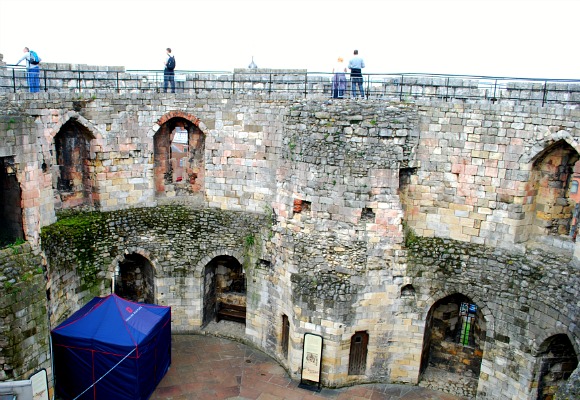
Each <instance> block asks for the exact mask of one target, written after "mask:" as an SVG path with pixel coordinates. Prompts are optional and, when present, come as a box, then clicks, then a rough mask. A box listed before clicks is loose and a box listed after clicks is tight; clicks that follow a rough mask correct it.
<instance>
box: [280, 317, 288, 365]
mask: <svg viewBox="0 0 580 400" xmlns="http://www.w3.org/2000/svg"><path fill="white" fill-rule="evenodd" d="M281 340H282V355H284V358H288V342H289V340H290V321H289V320H288V316H287V315H286V314H284V315H282V339H281Z"/></svg>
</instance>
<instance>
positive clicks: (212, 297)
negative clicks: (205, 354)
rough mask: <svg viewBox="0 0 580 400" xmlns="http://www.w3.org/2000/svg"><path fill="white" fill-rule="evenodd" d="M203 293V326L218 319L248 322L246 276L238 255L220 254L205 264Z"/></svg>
mask: <svg viewBox="0 0 580 400" xmlns="http://www.w3.org/2000/svg"><path fill="white" fill-rule="evenodd" d="M202 293H203V320H202V321H203V322H202V326H205V325H207V324H208V323H210V322H211V321H213V320H214V319H217V320H218V322H219V320H220V319H230V320H233V321H236V322H244V323H245V310H246V276H245V274H244V270H243V267H242V264H240V262H239V261H238V260H237V259H236V258H235V257H232V256H227V255H221V256H217V257H215V258H214V259H212V260H211V261H210V262H209V263H208V264H207V265H206V266H205V268H204V272H203V291H202ZM236 310H237V311H236Z"/></svg>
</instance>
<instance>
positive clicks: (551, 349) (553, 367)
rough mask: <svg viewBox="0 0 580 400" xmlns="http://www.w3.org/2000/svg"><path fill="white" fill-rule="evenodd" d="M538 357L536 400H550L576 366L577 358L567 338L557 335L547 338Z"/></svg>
mask: <svg viewBox="0 0 580 400" xmlns="http://www.w3.org/2000/svg"><path fill="white" fill-rule="evenodd" d="M540 351H541V353H540V355H539V363H538V364H539V374H538V376H539V381H538V397H537V399H538V400H552V399H553V398H554V395H555V393H556V391H557V390H558V387H559V386H560V385H561V384H562V383H563V382H565V381H566V380H567V379H568V378H569V377H570V375H571V374H572V372H573V371H574V370H575V369H576V367H577V366H578V356H577V355H576V352H575V351H574V346H572V343H571V342H570V340H569V339H568V336H566V335H564V334H559V335H555V336H552V337H550V338H548V339H547V340H546V341H545V342H544V343H543V344H542V346H541V350H540Z"/></svg>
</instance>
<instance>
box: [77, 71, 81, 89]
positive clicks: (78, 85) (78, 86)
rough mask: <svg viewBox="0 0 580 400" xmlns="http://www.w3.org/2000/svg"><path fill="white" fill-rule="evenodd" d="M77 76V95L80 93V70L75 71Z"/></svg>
mask: <svg viewBox="0 0 580 400" xmlns="http://www.w3.org/2000/svg"><path fill="white" fill-rule="evenodd" d="M77 72H78V74H77V76H78V84H77V88H78V89H79V93H80V92H81V70H80V69H79V70H77Z"/></svg>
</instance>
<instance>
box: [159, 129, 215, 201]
mask: <svg viewBox="0 0 580 400" xmlns="http://www.w3.org/2000/svg"><path fill="white" fill-rule="evenodd" d="M153 145H154V160H155V164H154V175H155V192H156V193H157V195H158V196H161V197H164V196H167V197H170V196H171V197H173V196H183V195H191V194H194V193H198V192H200V191H201V190H202V189H203V179H204V175H205V166H204V165H205V163H204V149H205V141H204V135H203V133H202V132H201V130H200V129H199V128H198V127H197V126H196V125H195V124H194V123H193V122H191V121H189V120H187V119H186V118H182V117H175V118H171V119H169V120H168V121H167V122H165V123H163V124H162V125H161V127H160V128H159V130H158V131H157V132H156V133H155V136H154V137H153Z"/></svg>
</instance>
